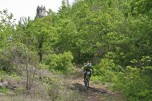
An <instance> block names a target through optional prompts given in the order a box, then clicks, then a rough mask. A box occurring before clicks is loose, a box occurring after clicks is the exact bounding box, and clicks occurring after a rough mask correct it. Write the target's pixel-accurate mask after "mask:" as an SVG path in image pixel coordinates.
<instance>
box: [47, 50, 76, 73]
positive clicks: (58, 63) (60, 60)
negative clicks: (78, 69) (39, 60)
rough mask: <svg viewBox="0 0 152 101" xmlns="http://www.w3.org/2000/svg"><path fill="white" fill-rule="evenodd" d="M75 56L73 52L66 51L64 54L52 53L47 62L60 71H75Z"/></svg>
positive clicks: (51, 67)
mask: <svg viewBox="0 0 152 101" xmlns="http://www.w3.org/2000/svg"><path fill="white" fill-rule="evenodd" d="M72 60H73V56H72V54H71V52H64V53H63V54H52V55H48V56H47V58H46V62H45V63H46V64H47V65H49V66H50V67H49V69H54V70H55V71H59V72H67V73H68V72H73V69H74V66H73V64H72Z"/></svg>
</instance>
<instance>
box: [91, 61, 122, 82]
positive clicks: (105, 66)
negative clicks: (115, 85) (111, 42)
mask: <svg viewBox="0 0 152 101" xmlns="http://www.w3.org/2000/svg"><path fill="white" fill-rule="evenodd" d="M94 68H95V73H94V75H95V77H93V80H95V81H97V80H99V81H102V82H115V81H116V80H117V73H118V72H119V71H121V67H120V66H119V65H116V64H115V63H114V62H113V60H109V59H102V60H101V61H100V63H99V65H97V66H95V67H94Z"/></svg>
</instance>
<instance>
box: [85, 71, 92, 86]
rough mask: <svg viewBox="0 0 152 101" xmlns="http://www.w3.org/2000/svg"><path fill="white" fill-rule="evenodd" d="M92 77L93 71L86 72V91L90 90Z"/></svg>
mask: <svg viewBox="0 0 152 101" xmlns="http://www.w3.org/2000/svg"><path fill="white" fill-rule="evenodd" d="M90 77H91V71H86V77H85V79H84V86H85V87H86V89H88V88H89V80H90Z"/></svg>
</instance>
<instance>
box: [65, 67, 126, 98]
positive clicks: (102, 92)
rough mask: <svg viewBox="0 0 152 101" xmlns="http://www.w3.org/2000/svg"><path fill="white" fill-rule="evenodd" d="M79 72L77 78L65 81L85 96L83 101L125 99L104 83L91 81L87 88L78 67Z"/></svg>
mask: <svg viewBox="0 0 152 101" xmlns="http://www.w3.org/2000/svg"><path fill="white" fill-rule="evenodd" d="M77 74H78V76H77V77H75V78H68V79H65V80H64V83H65V85H70V86H69V88H70V89H72V90H76V91H78V92H79V93H80V94H81V95H82V96H83V100H81V101H124V100H123V98H122V97H121V95H120V94H119V93H116V92H111V91H110V90H108V89H107V88H106V86H105V85H102V84H94V83H92V82H91V81H90V87H89V89H88V90H87V89H86V88H85V87H84V84H83V75H82V70H81V69H77Z"/></svg>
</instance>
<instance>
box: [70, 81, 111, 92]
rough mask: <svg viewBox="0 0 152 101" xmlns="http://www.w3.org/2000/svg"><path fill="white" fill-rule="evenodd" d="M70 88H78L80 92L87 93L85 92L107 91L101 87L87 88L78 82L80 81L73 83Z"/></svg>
mask: <svg viewBox="0 0 152 101" xmlns="http://www.w3.org/2000/svg"><path fill="white" fill-rule="evenodd" d="M71 90H78V91H79V92H80V93H87V92H91V93H102V94H105V93H108V91H106V90H105V89H101V88H95V87H89V88H88V89H86V88H85V87H84V85H82V84H80V83H74V84H73V85H72V86H71Z"/></svg>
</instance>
